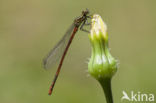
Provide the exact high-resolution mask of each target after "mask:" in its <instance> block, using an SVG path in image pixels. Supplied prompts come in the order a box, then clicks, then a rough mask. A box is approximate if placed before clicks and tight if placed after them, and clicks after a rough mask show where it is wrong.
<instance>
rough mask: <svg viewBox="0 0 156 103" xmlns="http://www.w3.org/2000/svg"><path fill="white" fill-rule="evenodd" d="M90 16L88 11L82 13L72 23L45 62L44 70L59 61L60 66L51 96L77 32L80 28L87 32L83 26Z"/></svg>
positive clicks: (51, 88) (50, 90)
mask: <svg viewBox="0 0 156 103" xmlns="http://www.w3.org/2000/svg"><path fill="white" fill-rule="evenodd" d="M88 14H89V10H88V9H86V10H84V11H82V14H81V16H79V17H77V18H76V19H75V20H74V22H73V23H72V25H71V26H70V28H69V29H68V30H67V32H66V33H65V35H64V36H63V37H62V39H61V40H60V41H59V42H58V43H57V44H56V46H55V47H54V48H53V49H52V50H51V51H50V53H49V54H48V56H47V57H46V58H45V59H44V61H43V62H44V68H45V69H48V68H51V66H53V65H54V64H55V62H56V61H58V60H59V65H58V68H57V71H56V74H55V77H54V80H53V82H52V84H51V86H50V89H49V95H51V94H52V91H53V88H54V85H55V82H56V80H57V77H58V75H59V73H60V70H61V67H62V64H63V61H64V58H65V55H66V53H67V51H68V48H69V46H70V44H71V42H72V40H73V38H74V36H75V34H76V32H77V31H78V28H79V27H80V30H83V31H86V30H84V29H83V26H84V25H85V24H87V19H88V18H90V16H89V15H88Z"/></svg>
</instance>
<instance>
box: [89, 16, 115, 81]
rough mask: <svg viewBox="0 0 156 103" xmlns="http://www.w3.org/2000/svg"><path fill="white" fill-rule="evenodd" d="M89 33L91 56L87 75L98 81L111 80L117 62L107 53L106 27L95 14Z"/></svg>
mask: <svg viewBox="0 0 156 103" xmlns="http://www.w3.org/2000/svg"><path fill="white" fill-rule="evenodd" d="M90 33H91V34H90V35H89V38H90V42H91V45H92V56H91V59H90V61H89V64H88V70H89V73H90V74H91V75H92V76H93V77H95V78H96V79H98V80H99V79H102V78H111V77H112V76H113V75H114V74H115V72H116V71H117V62H116V60H115V59H114V58H113V57H112V56H111V54H110V51H109V47H108V34H107V26H106V24H105V23H104V22H103V20H102V18H101V17H100V16H99V15H97V14H95V15H93V18H92V24H91V32H90Z"/></svg>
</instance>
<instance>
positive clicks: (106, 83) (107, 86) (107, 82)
mask: <svg viewBox="0 0 156 103" xmlns="http://www.w3.org/2000/svg"><path fill="white" fill-rule="evenodd" d="M99 82H100V84H101V86H102V88H103V91H104V94H105V97H106V101H107V103H113V96H112V88H111V79H110V78H106V79H100V80H99Z"/></svg>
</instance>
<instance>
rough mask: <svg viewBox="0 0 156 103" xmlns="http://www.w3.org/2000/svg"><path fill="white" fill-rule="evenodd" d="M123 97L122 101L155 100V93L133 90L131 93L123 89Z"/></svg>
mask: <svg viewBox="0 0 156 103" xmlns="http://www.w3.org/2000/svg"><path fill="white" fill-rule="evenodd" d="M122 94H123V96H122V98H121V101H124V100H127V101H131V102H133V101H134V102H137V101H138V102H153V101H154V94H152V93H151V94H150V93H149V94H147V93H141V92H134V91H131V92H130V93H127V92H125V91H122Z"/></svg>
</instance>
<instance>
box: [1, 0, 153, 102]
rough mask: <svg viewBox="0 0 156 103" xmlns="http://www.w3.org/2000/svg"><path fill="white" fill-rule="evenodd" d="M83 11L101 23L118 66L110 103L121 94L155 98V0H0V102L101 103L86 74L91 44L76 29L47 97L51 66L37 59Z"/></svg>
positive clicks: (95, 86) (96, 86)
mask: <svg viewBox="0 0 156 103" xmlns="http://www.w3.org/2000/svg"><path fill="white" fill-rule="evenodd" d="M86 8H88V9H89V10H90V12H91V13H92V14H94V13H98V14H100V15H101V16H102V18H103V20H104V21H105V22H106V24H107V26H108V33H109V44H110V45H109V46H110V48H111V53H112V55H113V56H114V57H116V58H117V59H118V60H119V63H120V65H119V69H118V71H117V74H116V75H115V76H114V77H113V80H112V90H113V95H114V101H115V103H121V97H122V91H123V90H125V91H127V93H129V92H130V91H135V92H136V93H137V92H138V91H140V92H141V93H153V94H156V82H155V81H156V75H155V73H156V63H155V62H156V54H155V53H156V46H155V45H156V35H155V34H156V12H155V10H156V1H155V0H0V103H105V97H104V94H103V91H102V88H101V86H100V85H99V83H98V82H97V81H96V80H94V79H93V78H92V77H90V76H87V75H88V73H87V66H88V65H87V63H86V62H88V58H89V57H90V55H91V46H90V43H89V38H88V34H86V33H84V32H82V31H79V32H78V33H77V34H76V37H75V38H74V41H73V43H72V45H71V48H70V50H69V52H68V56H67V57H66V58H65V62H64V65H63V67H62V70H61V73H60V76H59V78H58V81H57V83H56V85H55V89H54V92H53V95H52V96H48V89H49V86H50V83H51V81H52V80H53V77H54V73H55V71H56V68H53V69H51V70H48V71H46V70H44V69H43V66H42V59H43V58H44V57H45V56H46V55H47V53H48V52H49V51H50V50H51V49H52V48H53V46H54V45H55V44H56V43H57V42H58V41H59V40H60V38H61V37H62V36H63V34H64V33H65V31H66V30H67V29H68V27H69V26H70V24H71V23H72V22H73V20H74V18H75V17H77V16H79V15H80V14H81V11H82V10H84V9H86ZM124 103H130V102H126V101H124Z"/></svg>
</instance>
